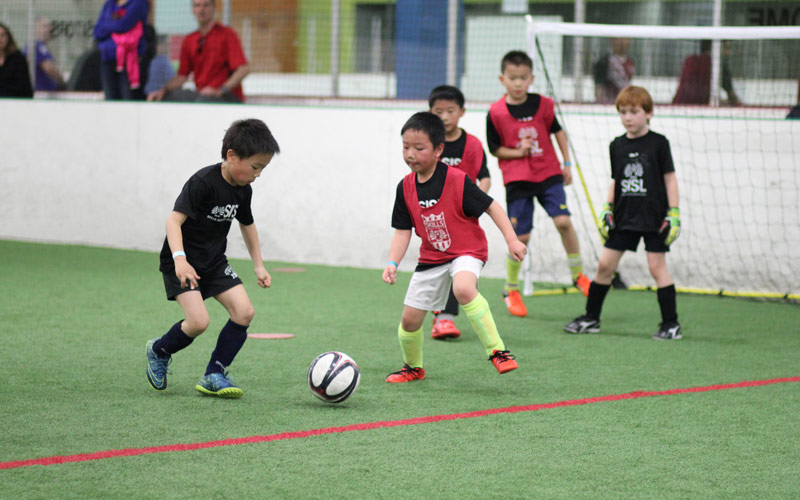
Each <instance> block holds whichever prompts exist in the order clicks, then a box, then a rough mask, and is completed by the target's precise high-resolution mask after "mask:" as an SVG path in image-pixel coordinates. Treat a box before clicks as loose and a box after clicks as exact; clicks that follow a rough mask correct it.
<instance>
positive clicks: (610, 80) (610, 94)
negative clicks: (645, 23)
mask: <svg viewBox="0 0 800 500" xmlns="http://www.w3.org/2000/svg"><path fill="white" fill-rule="evenodd" d="M630 47H631V39H630V38H612V39H611V52H609V53H608V54H606V55H605V56H603V57H602V58H601V59H599V60H598V61H597V62H596V63H595V65H594V96H595V100H596V101H597V102H598V103H601V104H614V103H616V102H617V94H619V91H620V90H622V89H624V88H625V87H627V86H628V85H630V83H631V79H632V78H633V75H634V73H635V72H636V65H635V64H634V63H633V59H631V58H630V57H628V49H630Z"/></svg>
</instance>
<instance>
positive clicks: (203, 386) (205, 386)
mask: <svg viewBox="0 0 800 500" xmlns="http://www.w3.org/2000/svg"><path fill="white" fill-rule="evenodd" d="M194 388H195V389H197V390H198V391H199V392H201V393H203V394H205V395H206V396H216V397H218V398H227V399H237V398H240V397H242V394H244V391H242V390H241V389H240V388H239V387H238V386H235V385H233V383H232V382H231V380H230V379H229V378H228V372H225V373H218V372H216V373H209V374H208V375H206V376H204V377H203V378H201V379H200V380H199V381H198V382H197V385H195V386H194Z"/></svg>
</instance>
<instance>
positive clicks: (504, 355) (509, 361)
mask: <svg viewBox="0 0 800 500" xmlns="http://www.w3.org/2000/svg"><path fill="white" fill-rule="evenodd" d="M489 361H491V362H492V364H493V365H494V367H495V368H497V371H498V372H500V374H501V375H502V374H504V373H507V372H510V371H511V370H516V369H517V368H519V365H518V364H517V362H516V361H514V355H513V354H511V353H510V352H508V351H497V350H495V351H494V352H493V353H492V355H491V357H490V358H489Z"/></svg>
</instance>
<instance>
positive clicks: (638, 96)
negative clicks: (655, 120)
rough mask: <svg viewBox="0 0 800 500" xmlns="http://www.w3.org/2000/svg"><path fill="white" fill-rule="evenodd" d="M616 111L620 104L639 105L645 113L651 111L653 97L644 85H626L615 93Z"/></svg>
mask: <svg viewBox="0 0 800 500" xmlns="http://www.w3.org/2000/svg"><path fill="white" fill-rule="evenodd" d="M616 106H617V111H619V108H621V107H622V106H639V107H641V108H642V110H643V111H644V112H645V113H652V112H653V98H652V96H650V92H648V91H647V89H645V88H644V87H637V86H635V85H628V86H627V87H625V88H624V89H622V90H620V91H619V94H618V95H617V102H616Z"/></svg>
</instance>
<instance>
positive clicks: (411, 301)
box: [383, 112, 526, 383]
mask: <svg viewBox="0 0 800 500" xmlns="http://www.w3.org/2000/svg"><path fill="white" fill-rule="evenodd" d="M401 133H402V136H403V158H404V160H405V162H406V164H407V165H408V166H409V167H410V168H411V173H410V174H408V175H407V176H406V177H405V178H403V180H402V181H401V182H400V183H399V184H398V186H397V195H396V198H395V205H394V211H393V213H392V227H394V228H395V233H394V237H393V238H392V244H391V248H390V250H389V264H388V265H387V266H386V268H385V269H384V270H383V281H384V282H386V283H388V284H390V285H393V284H394V283H396V281H397V265H398V262H400V260H402V258H403V256H404V255H405V253H406V250H408V245H409V243H410V242H411V230H412V228H413V229H414V230H415V232H416V233H417V236H419V237H420V239H421V240H422V245H421V246H420V257H419V263H418V264H417V267H416V269H415V271H414V275H413V276H412V277H411V282H410V283H409V285H408V291H407V292H406V297H405V301H404V303H405V307H404V309H403V315H402V319H401V322H400V326H399V327H398V331H397V336H398V339H399V341H400V347H401V349H402V351H403V361H404V365H403V368H402V369H400V371H397V372H395V373H392V374H390V375H389V376H388V377H387V378H386V381H387V382H390V383H403V382H411V381H414V380H422V379H424V378H425V369H424V368H423V362H422V341H423V335H422V324H423V322H424V320H425V314H426V313H427V311H439V310H441V309H442V308H443V307H444V306H445V304H446V302H447V296H448V292H449V291H450V286H451V285H452V287H453V293H454V294H455V296H456V298H457V299H458V302H459V303H460V304H461V305H462V307H463V308H464V312H465V313H466V316H467V319H469V322H470V324H471V325H472V328H473V329H474V330H475V331H476V332H477V334H478V337H479V338H480V340H481V343H483V346H484V348H485V349H486V354H487V356H489V360H490V361H491V362H492V364H493V365H494V367H495V368H496V369H497V371H498V372H499V373H501V374H502V373H506V372H509V371H511V370H514V369H516V368H517V367H518V365H517V362H516V361H514V356H513V355H511V353H510V352H509V351H508V350H507V349H506V348H505V345H504V344H503V340H502V339H501V338H500V334H499V333H498V332H497V326H496V325H495V322H494V319H493V317H492V312H491V311H490V310H489V304H488V302H487V301H486V299H485V298H484V297H483V296H482V295H481V294H480V293H479V292H478V278H479V277H480V272H481V269H482V268H483V265H484V263H485V262H486V260H487V258H488V243H487V241H486V235H485V234H484V232H483V229H481V227H480V225H479V224H478V217H480V215H481V214H483V213H484V212H486V213H487V214H489V217H491V218H492V221H494V223H495V225H497V227H498V229H500V232H501V233H502V234H503V237H504V238H505V240H506V243H507V244H508V252H509V255H511V256H513V258H515V259H517V260H520V261H521V260H522V259H523V258H524V257H525V252H526V247H525V245H524V244H523V243H522V242H520V241H519V240H518V239H517V236H516V234H514V228H513V227H512V226H511V221H509V219H508V216H507V215H506V213H505V211H504V210H503V208H502V207H501V206H500V205H499V204H498V203H497V202H496V201H494V200H493V199H492V198H491V197H490V196H489V195H487V194H486V193H484V192H483V191H481V190H480V189H479V188H478V186H476V185H475V183H474V182H472V181H471V180H470V179H469V178H468V177H467V175H466V174H465V173H464V172H462V171H460V170H457V169H454V168H449V167H448V166H447V165H445V164H444V163H441V162H440V161H439V157H440V155H441V154H442V151H443V149H444V142H445V127H444V123H443V122H442V120H441V119H440V118H439V117H438V116H436V115H435V114H433V113H430V112H419V113H416V114H414V115H413V116H412V117H411V118H410V119H409V120H408V121H407V122H406V124H405V125H404V126H403V128H402V131H401Z"/></svg>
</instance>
